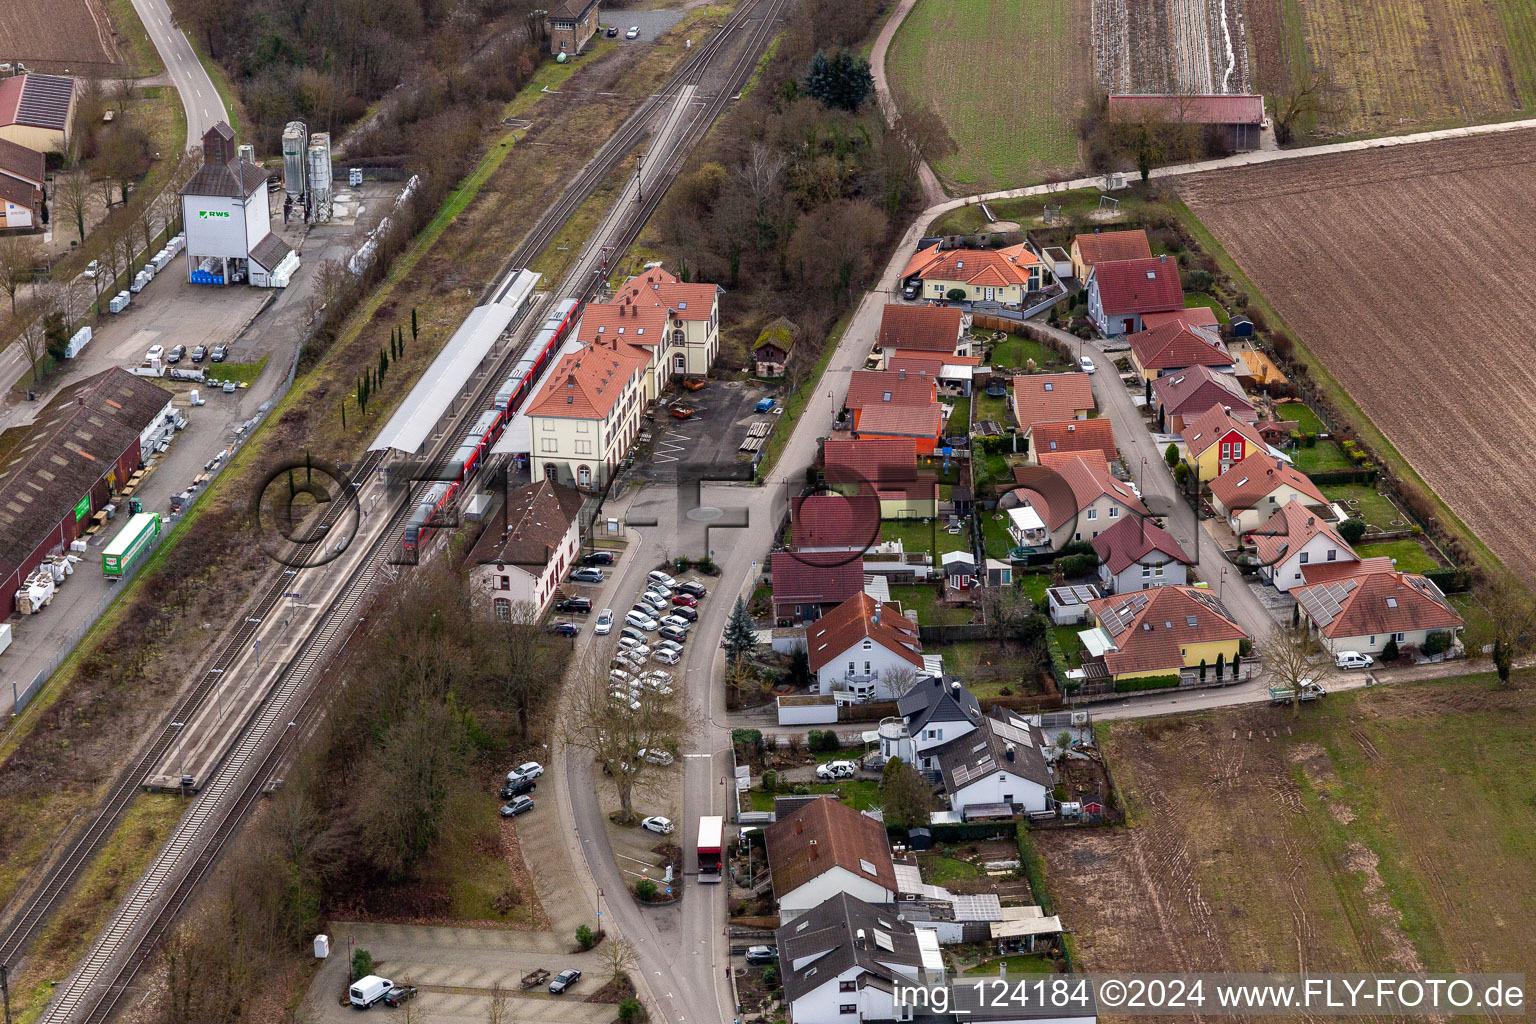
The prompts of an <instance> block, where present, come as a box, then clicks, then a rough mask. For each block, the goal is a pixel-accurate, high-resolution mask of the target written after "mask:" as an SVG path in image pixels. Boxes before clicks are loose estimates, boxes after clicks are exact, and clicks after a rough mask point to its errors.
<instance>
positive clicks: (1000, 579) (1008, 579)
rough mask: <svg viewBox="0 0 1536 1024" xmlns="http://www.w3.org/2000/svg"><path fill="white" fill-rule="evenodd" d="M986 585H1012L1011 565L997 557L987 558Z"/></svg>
mask: <svg viewBox="0 0 1536 1024" xmlns="http://www.w3.org/2000/svg"><path fill="white" fill-rule="evenodd" d="M987 585H988V586H991V587H1011V586H1013V566H1012V565H1011V564H1009V563H1008V562H1004V561H1003V560H1001V559H998V558H989V559H987Z"/></svg>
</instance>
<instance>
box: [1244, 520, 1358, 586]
mask: <svg viewBox="0 0 1536 1024" xmlns="http://www.w3.org/2000/svg"><path fill="white" fill-rule="evenodd" d="M1244 539H1245V540H1247V541H1250V542H1251V543H1252V544H1253V547H1254V551H1255V553H1256V554H1257V555H1258V559H1259V566H1260V568H1259V572H1260V573H1261V574H1262V575H1263V576H1264V578H1265V579H1267V580H1269V582H1270V583H1271V584H1273V585H1274V588H1275V589H1276V590H1279V591H1282V592H1285V591H1289V590H1291V589H1292V588H1294V587H1302V586H1305V585H1306V581H1305V577H1304V573H1305V572H1306V570H1307V567H1308V566H1315V565H1327V564H1329V563H1332V562H1358V561H1360V556H1359V555H1357V554H1355V550H1354V548H1351V547H1350V546H1349V545H1348V544H1347V543H1345V541H1344V538H1342V537H1340V536H1339V535H1338V533H1337V531H1335V530H1334V528H1333V523H1331V522H1330V521H1329V520H1327V519H1325V518H1324V517H1322V516H1320V515H1318V514H1317V513H1315V512H1311V511H1309V510H1308V509H1307V507H1306V506H1305V505H1303V504H1302V503H1301V502H1299V501H1297V500H1296V499H1295V498H1292V499H1291V500H1290V501H1288V502H1286V503H1285V504H1284V505H1282V506H1281V507H1280V509H1279V510H1278V511H1277V512H1275V514H1274V515H1272V516H1270V517H1269V518H1268V519H1267V520H1265V521H1264V522H1263V523H1262V524H1260V525H1259V526H1258V527H1256V528H1255V529H1253V530H1252V531H1250V532H1249V533H1247V534H1245V535H1244Z"/></svg>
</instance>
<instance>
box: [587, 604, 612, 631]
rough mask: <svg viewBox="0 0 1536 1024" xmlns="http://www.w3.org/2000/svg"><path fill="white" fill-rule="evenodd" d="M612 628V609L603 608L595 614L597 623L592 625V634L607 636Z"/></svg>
mask: <svg viewBox="0 0 1536 1024" xmlns="http://www.w3.org/2000/svg"><path fill="white" fill-rule="evenodd" d="M612 628H613V609H612V608H604V609H603V610H602V611H600V612H598V613H597V621H596V622H594V623H593V624H592V632H594V633H596V634H597V635H598V636H607V635H608V631H609V630H611V629H612Z"/></svg>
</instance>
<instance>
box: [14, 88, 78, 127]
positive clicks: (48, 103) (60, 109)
mask: <svg viewBox="0 0 1536 1024" xmlns="http://www.w3.org/2000/svg"><path fill="white" fill-rule="evenodd" d="M74 91H75V80H74V79H73V78H65V77H63V76H62V75H26V76H25V81H24V82H23V84H22V87H21V98H20V100H19V101H18V102H17V104H16V123H17V124H25V125H31V126H32V127H34V128H51V129H53V130H54V131H60V132H62V131H64V130H66V129H67V128H68V127H69V100H70V97H71V96H72V95H74Z"/></svg>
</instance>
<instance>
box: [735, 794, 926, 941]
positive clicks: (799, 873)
mask: <svg viewBox="0 0 1536 1024" xmlns="http://www.w3.org/2000/svg"><path fill="white" fill-rule="evenodd" d="M763 839H764V841H765V844H766V846H767V852H768V872H769V875H770V876H771V877H772V880H773V896H774V899H775V900H777V901H778V904H779V920H780V921H782V922H785V923H786V924H787V923H788V922H790V921H793V920H794V919H795V918H796V917H799V916H800V915H801V914H803V913H805V912H806V911H808V910H812V909H814V908H815V907H816V906H818V905H819V904H821V903H822V902H823V901H825V900H827V899H830V898H831V897H833V896H836V895H837V894H838V893H846V894H847V895H849V896H853V897H856V898H857V899H861V900H864V901H865V902H867V903H889V902H891V900H892V899H894V898H895V896H896V875H895V872H894V871H893V870H892V868H891V844H890V841H889V840H888V839H887V838H886V835H885V826H884V825H883V824H881V823H880V822H879V821H877V820H876V819H874V818H871V817H868V816H867V815H864V814H860V813H859V812H858V811H856V810H854V809H853V808H852V807H849V806H848V805H847V804H845V803H843V802H842V801H840V800H812V801H810V802H809V803H806V804H804V805H803V806H801V807H799V808H797V809H796V810H795V811H794V812H793V813H792V814H790V815H788V816H786V817H782V818H780V819H778V820H777V821H775V822H774V823H773V824H771V825H769V826H768V828H767V829H766V830H765V831H764V833H763Z"/></svg>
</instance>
